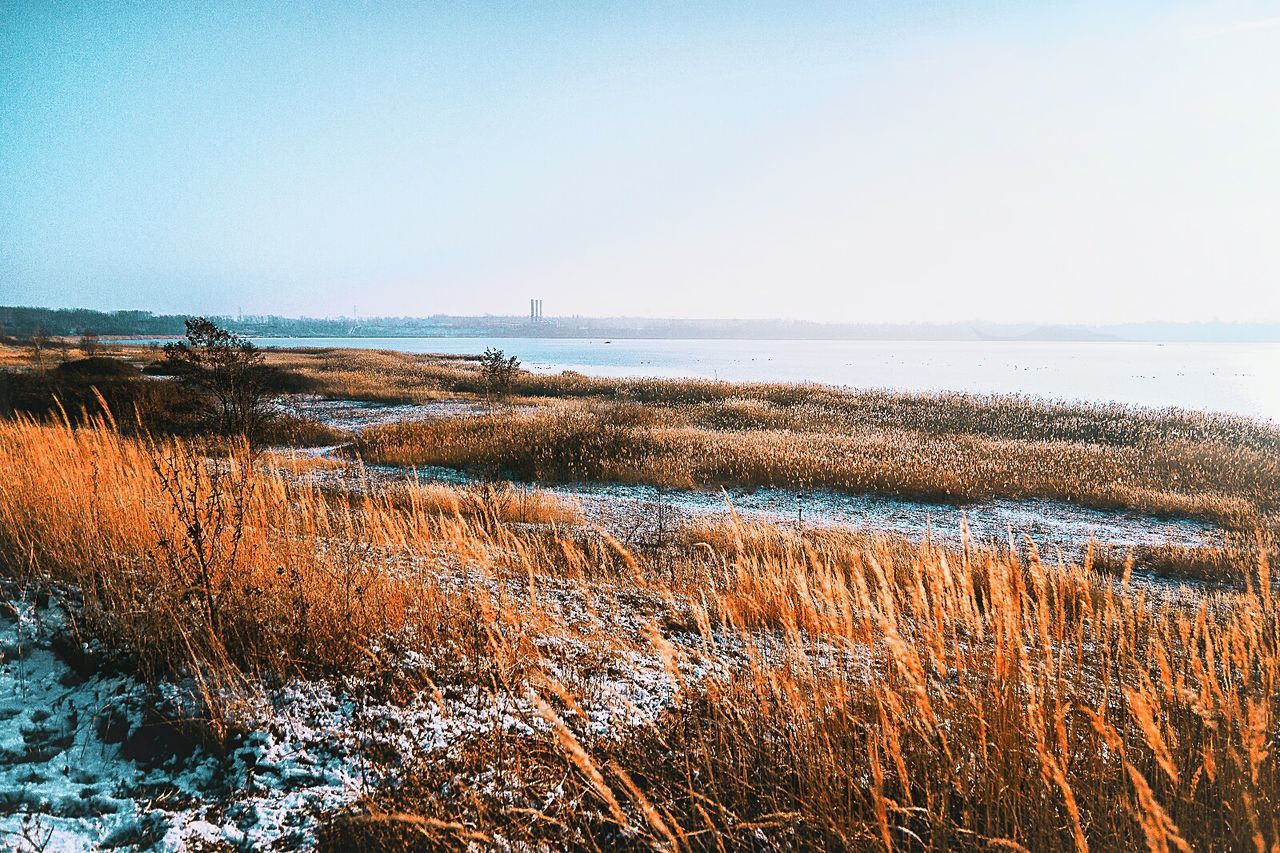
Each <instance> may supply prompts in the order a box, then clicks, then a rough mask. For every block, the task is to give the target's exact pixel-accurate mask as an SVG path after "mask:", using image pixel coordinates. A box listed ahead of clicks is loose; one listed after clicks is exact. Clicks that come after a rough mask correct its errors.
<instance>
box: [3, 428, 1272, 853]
mask: <svg viewBox="0 0 1280 853" xmlns="http://www.w3.org/2000/svg"><path fill="white" fill-rule="evenodd" d="M249 458H250V457H248V456H247V455H245V450H244V448H241V447H238V446H234V445H232V446H228V447H223V448H221V450H220V452H219V453H215V454H214V458H204V457H203V456H201V455H200V454H198V453H195V452H194V451H193V449H192V448H190V447H189V446H186V445H184V444H182V443H180V442H169V441H140V440H132V439H127V438H123V437H121V436H119V435H117V434H116V433H115V432H114V431H112V430H111V429H110V428H108V427H106V426H101V425H100V426H97V427H93V428H86V429H72V428H69V427H66V426H51V425H37V424H34V423H31V422H29V421H23V420H18V421H13V422H7V423H4V424H0V468H2V469H3V470H4V471H6V476H5V477H4V478H3V479H0V560H2V563H0V565H2V566H3V570H4V571H5V572H6V573H8V574H10V575H12V576H16V577H20V578H24V579H26V580H28V581H30V582H43V583H58V584H66V585H71V586H73V587H74V588H76V589H77V590H79V592H80V594H81V595H82V596H83V599H84V610H83V620H84V621H83V622H82V628H83V630H84V631H85V632H86V633H88V634H92V635H94V636H97V637H99V638H101V639H103V640H105V641H107V642H108V643H110V644H112V645H113V646H115V647H117V648H122V649H125V650H127V651H128V652H130V653H131V654H132V655H133V656H134V659H135V661H136V662H137V665H139V666H140V667H142V669H143V670H144V671H147V672H151V673H153V674H158V673H162V672H165V671H175V670H177V671H181V672H184V673H188V674H194V677H196V678H198V679H202V680H204V681H205V682H207V683H208V685H209V690H208V695H209V696H210V709H209V711H210V717H211V719H216V718H217V713H218V712H219V710H221V711H222V712H224V713H225V712H226V710H227V709H226V708H225V707H222V706H225V704H226V702H227V699H226V697H227V696H228V695H229V694H228V693H227V692H226V688H227V687H228V686H234V684H235V683H236V682H237V681H238V680H240V679H245V678H269V677H282V676H289V675H295V674H300V673H313V674H314V673H319V674H323V673H324V672H326V671H330V668H331V667H338V668H340V669H341V670H342V671H347V672H349V671H352V670H355V669H360V668H368V667H372V668H373V669H374V670H377V669H380V668H381V667H382V666H383V664H382V663H381V662H380V659H379V657H378V653H377V651H376V650H377V649H379V648H383V647H385V646H386V644H387V643H388V642H389V641H395V642H396V643H398V644H399V646H398V647H401V648H402V647H404V645H406V644H408V645H411V646H412V647H414V648H420V649H422V650H423V651H424V652H430V653H431V656H430V658H429V659H430V660H432V661H433V664H432V665H433V666H435V667H437V668H438V669H439V668H444V667H448V666H453V667H454V668H455V669H454V672H453V676H452V677H454V678H455V679H457V678H464V679H470V680H471V682H470V683H472V684H474V685H483V684H494V685H504V686H506V687H507V688H508V689H514V690H522V691H529V690H533V691H536V696H537V697H538V702H537V710H536V712H535V716H537V717H538V718H540V719H541V721H542V722H541V724H539V725H538V726H537V727H534V728H531V729H529V730H527V731H526V733H525V734H519V733H518V732H516V731H509V730H507V729H505V728H501V727H500V728H498V729H495V730H494V731H492V732H491V733H489V734H481V735H477V736H476V737H475V739H473V740H469V741H465V742H461V743H459V744H457V745H456V748H454V749H452V750H449V751H446V752H443V753H433V754H431V755H424V756H419V757H417V760H418V762H419V763H418V766H417V769H416V771H415V772H414V774H412V775H411V776H410V777H408V778H406V779H403V780H402V781H401V784H399V785H398V786H396V787H394V788H391V789H387V790H383V791H380V792H376V793H375V795H374V797H373V800H372V801H371V803H370V804H369V809H368V812H367V813H366V814H365V815H364V816H362V817H356V818H352V819H350V820H347V821H341V820H339V821H335V823H334V824H333V826H332V828H331V830H330V831H329V833H328V835H327V836H326V843H328V844H330V845H331V847H332V848H334V849H341V848H342V847H344V846H347V847H348V849H349V847H350V846H351V845H364V846H370V845H374V846H384V847H394V846H402V847H406V848H413V847H417V848H422V849H430V848H432V847H439V846H445V847H452V846H457V847H461V846H465V845H466V844H476V843H479V844H487V843H490V842H492V841H494V840H495V839H497V838H499V837H501V838H503V839H505V840H506V841H507V842H508V843H514V844H517V845H520V844H531V845H538V844H542V845H548V846H551V847H570V848H578V849H592V848H596V847H618V846H624V847H645V846H656V847H665V848H691V849H692V848H698V849H703V848H706V849H712V848H717V847H720V846H724V847H728V848H743V847H751V848H755V849H760V848H764V849H780V848H786V849H794V848H797V847H812V848H824V849H875V848H882V849H883V848H894V847H899V848H909V849H921V848H923V849H940V850H941V849H992V848H994V849H1028V850H1055V849H1067V848H1075V849H1086V848H1093V849H1097V850H1102V849H1137V848H1140V847H1146V848H1147V849H1150V850H1154V851H1161V850H1191V849H1205V850H1239V849H1250V850H1261V851H1266V850H1271V849H1275V847H1276V845H1280V823H1278V820H1277V813H1278V808H1277V807H1278V806H1280V756H1277V753H1276V750H1275V744H1276V741H1277V737H1278V736H1280V607H1277V600H1276V598H1275V595H1274V592H1273V582H1272V579H1271V577H1270V558H1271V557H1272V556H1273V555H1272V554H1271V553H1270V552H1269V550H1267V548H1265V547H1264V548H1263V549H1262V550H1260V551H1259V552H1258V553H1256V554H1255V555H1254V557H1253V561H1252V563H1244V564H1242V565H1239V566H1238V567H1237V568H1238V570H1239V572H1240V574H1241V575H1242V576H1243V577H1246V578H1247V579H1248V583H1247V587H1246V588H1245V589H1244V590H1242V591H1239V592H1234V593H1221V594H1212V595H1207V594H1193V593H1189V592H1187V591H1185V590H1184V591H1183V592H1181V593H1179V594H1177V595H1168V596H1166V595H1159V594H1154V593H1152V592H1151V591H1149V590H1148V589H1147V588H1145V587H1141V586H1136V585H1134V584H1133V582H1132V581H1131V579H1129V578H1124V579H1122V580H1120V581H1113V580H1106V579H1104V578H1103V577H1101V576H1100V575H1099V574H1098V573H1096V572H1095V571H1094V570H1093V568H1092V567H1091V566H1090V565H1087V564H1086V565H1062V564H1058V563H1056V562H1046V561H1042V560H1041V559H1039V557H1038V556H1037V555H1036V554H1035V553H1034V552H1030V553H1024V554H1018V553H1007V552H1003V551H999V550H991V549H986V548H965V549H963V550H959V551H949V550H944V549H940V548H937V547H933V546H928V545H923V546H908V545H906V544H903V543H901V542H893V541H889V540H880V539H876V538H868V537H860V536H856V535H854V534H850V533H847V532H841V531H831V532H828V533H824V534H823V535H821V536H820V537H817V538H814V537H806V536H802V535H798V534H796V533H794V532H791V531H786V530H782V529H778V528H770V527H768V526H761V525H754V526H742V525H737V526H735V525H732V524H731V525H729V526H727V527H726V526H720V527H717V528H714V529H712V528H706V529H703V530H700V531H694V532H692V533H690V534H689V539H688V540H687V544H688V546H689V547H688V549H687V553H684V554H681V553H680V552H667V553H664V554H662V555H658V556H655V557H653V558H652V559H651V558H647V557H644V556H643V555H639V554H632V553H629V552H627V551H626V550H625V549H623V548H621V547H620V546H618V545H617V543H616V542H613V541H611V540H609V539H608V538H607V537H604V536H590V535H586V534H582V533H580V532H579V533H566V532H561V531H559V530H557V529H555V528H554V527H552V526H546V525H540V526H531V525H515V524H509V523H506V522H504V521H502V520H501V519H492V518H491V519H487V520H484V519H479V518H474V517H473V518H468V517H466V516H465V515H463V514H462V513H457V512H454V513H450V512H449V511H447V509H448V507H447V506H445V505H446V504H447V500H445V499H444V498H443V497H441V498H440V499H433V500H429V499H427V498H426V497H423V498H421V499H420V500H418V499H410V500H408V501H406V500H404V499H403V496H401V498H400V499H397V498H395V497H394V490H392V491H391V492H388V493H386V494H384V493H382V492H376V491H373V490H370V491H367V492H366V493H364V494H359V495H353V496H350V497H349V498H348V499H335V497H334V496H333V495H325V494H322V493H320V492H319V491H318V490H316V489H314V488H309V487H307V486H305V485H303V484H298V483H297V482H296V481H295V480H291V479H287V478H285V477H283V476H282V475H280V474H279V473H278V472H277V471H275V470H273V469H271V468H268V467H264V466H259V465H253V464H249V463H248V459H249ZM415 501H416V502H415ZM442 508H443V509H445V510H446V511H441V509H442ZM197 522H198V523H197ZM402 557H405V558H409V559H401V558H402ZM442 578H452V579H453V580H452V584H453V585H452V586H450V587H449V588H448V589H447V590H446V589H445V588H443V587H442V584H443V583H445V581H444V580H443V579H442ZM485 578H488V579H490V580H501V579H504V578H505V579H515V580H517V581H518V582H519V583H518V584H517V585H516V586H515V587H514V589H515V590H516V592H515V593H502V592H500V591H495V590H496V589H497V590H500V589H501V587H494V586H492V585H491V584H490V585H487V582H486V581H485V580H484V579H485ZM566 583H568V584H569V586H568V587H565V586H564V584H566ZM557 584H559V586H557ZM567 588H576V589H580V590H583V591H586V590H590V591H591V596H592V600H593V601H595V602H596V604H595V605H593V606H595V607H599V606H602V605H601V602H602V601H603V600H604V599H605V598H606V597H612V598H613V599H615V600H616V601H617V602H627V601H632V600H633V599H634V597H635V595H636V594H637V593H639V592H644V593H646V594H648V595H649V596H650V599H648V600H654V601H664V602H666V604H665V605H664V606H663V607H662V608H660V609H658V610H655V611H654V612H652V614H650V615H651V618H652V622H651V624H650V626H649V628H648V630H647V636H648V638H649V639H648V641H647V643H648V651H647V654H648V655H650V656H652V657H653V658H654V659H656V660H658V661H661V662H663V663H664V664H665V665H666V666H667V667H668V668H669V670H670V672H671V673H672V676H673V678H675V679H677V681H678V683H679V684H680V692H679V694H678V696H677V699H676V701H675V703H674V704H673V705H672V706H671V707H670V709H669V710H668V711H667V712H666V715H665V716H664V718H663V719H662V720H660V722H659V724H658V725H657V726H656V727H653V728H645V727H641V728H638V729H635V730H633V731H630V732H627V733H625V734H624V736H622V737H618V738H605V739H600V738H598V737H595V736H593V735H592V734H591V731H590V729H589V727H588V726H586V725H585V723H584V721H583V720H582V719H580V718H579V717H578V716H577V715H576V714H575V713H573V708H574V705H575V704H576V702H575V700H574V697H573V695H572V691H571V690H570V689H569V688H567V687H566V686H565V685H564V684H562V683H559V682H558V680H557V679H556V678H554V677H552V676H551V674H550V672H551V670H550V669H544V661H545V657H546V654H547V652H546V651H545V648H544V647H540V646H538V645H537V644H535V643H534V642H533V638H534V637H535V636H539V635H542V636H545V635H548V634H552V633H556V632H562V633H563V634H564V635H565V636H572V637H577V638H582V637H584V634H583V632H584V631H585V630H587V629H588V626H587V625H585V624H584V623H583V622H582V621H581V618H582V617H581V616H580V615H574V614H579V613H580V611H579V610H576V609H574V608H568V609H561V608H558V607H557V605H556V597H555V594H553V590H554V589H567ZM590 630H591V631H592V632H594V634H593V636H595V635H601V636H600V637H598V639H600V641H601V642H613V641H614V639H616V640H617V642H624V640H623V639H622V638H621V637H620V634H621V632H622V629H621V627H620V626H618V625H615V624H613V623H611V622H610V621H608V620H598V621H596V622H592V623H591V626H590ZM614 632H618V633H619V637H617V638H614ZM634 653H639V652H638V651H635V652H634ZM699 661H701V662H702V664H704V665H701V666H699V665H696V664H698V662H699ZM551 663H554V661H552V662H551ZM705 664H714V665H710V666H707V665H705ZM547 666H550V664H547ZM435 677H441V673H440V672H438V671H437V673H436V675H435ZM219 703H221V705H220V704H219ZM402 758H404V759H406V760H409V761H413V760H414V759H415V757H414V756H402ZM495 779H497V780H501V784H500V785H497V786H496V787H495V786H494V785H492V784H489V781H491V780H495ZM486 780H489V781H486ZM557 792H558V793H557Z"/></svg>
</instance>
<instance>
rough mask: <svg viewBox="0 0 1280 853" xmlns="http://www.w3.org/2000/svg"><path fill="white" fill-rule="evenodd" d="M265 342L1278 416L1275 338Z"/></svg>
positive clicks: (605, 371)
mask: <svg viewBox="0 0 1280 853" xmlns="http://www.w3.org/2000/svg"><path fill="white" fill-rule="evenodd" d="M255 340H256V342H257V343H259V344H261V345H263V346H334V347H355V348H363V349H394V350H401V351H404V352H439V353H453V354H462V353H478V352H481V351H482V350H484V348H485V347H488V346H494V347H497V348H499V349H502V350H505V351H506V352H507V353H508V354H512V355H516V356H518V357H519V358H520V360H521V362H523V364H524V366H525V367H528V368H530V369H532V370H536V371H540V372H549V373H555V372H559V371H562V370H576V371H579V372H581V373H586V374H589V375H593V376H663V377H684V376H692V377H702V378H711V379H728V380H733V381H779V382H821V383H826V384H831V385H843V386H849V387H854V388H891V389H896V390H906V391H969V392H977V393H999V394H1029V395H1034V396H1037V397H1049V398H1055V399H1063V400H1090V401H1102V402H1118V403H1125V404H1129V405H1136V406H1181V407H1185V408H1190V409H1203V410H1208V411H1218V412H1230V413H1233V414H1241V415H1250V416H1253V417H1259V418H1268V419H1272V420H1277V421H1280V344H1274V343H1267V344H1225V343H1223V344H1219V343H1171V344H1153V343H1058V342H1052V343H1050V342H1045V343H1027V342H1011V341H1010V342H1006V341H996V342H987V341H743V340H698V341H688V340H625V339H615V340H612V341H605V340H604V339H594V340H591V339H548V338H261V339H255Z"/></svg>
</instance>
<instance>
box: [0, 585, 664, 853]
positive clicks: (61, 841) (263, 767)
mask: <svg viewBox="0 0 1280 853" xmlns="http://www.w3.org/2000/svg"><path fill="white" fill-rule="evenodd" d="M6 598H7V600H6ZM70 612H74V611H68V610H67V609H65V608H64V606H63V605H60V604H59V603H58V602H57V601H56V600H55V601H53V602H43V601H42V602H40V603H37V602H36V601H34V600H32V599H31V598H29V597H26V596H25V595H24V594H23V593H21V592H20V591H14V590H12V589H11V590H10V591H9V594H8V595H7V596H6V597H0V652H2V653H3V661H2V662H0V849H16V850H39V849H44V850H67V851H81V850H85V851H87V850H97V849H101V848H102V847H107V846H123V847H128V848H131V849H143V850H175V851H176V850H185V849H190V848H191V847H192V846H199V845H200V844H201V843H204V844H208V845H216V844H226V845H231V846H234V847H242V848H247V849H271V848H276V849H307V848H309V847H311V846H313V844H314V841H315V836H316V831H317V829H318V827H319V825H320V823H321V822H322V821H323V820H324V819H325V818H327V817H328V816H331V815H333V814H335V813H337V812H340V811H342V810H345V809H347V808H350V807H351V806H352V805H353V804H354V803H356V801H357V800H359V798H360V797H361V796H362V795H363V794H365V793H368V792H370V791H371V790H372V789H373V787H374V786H376V785H378V784H381V783H384V782H386V781H388V780H390V779H393V778H394V776H395V773H396V772H397V771H398V770H399V769H400V768H402V767H405V766H408V764H409V763H410V762H411V761H412V760H413V759H414V758H415V757H417V756H422V755H424V754H429V753H433V752H437V751H440V750H447V749H448V748H449V747H450V746H452V745H454V744H458V743H462V742H465V741H467V740H469V739H471V738H474V737H475V736H477V735H480V734H483V733H486V732H489V731H493V730H494V729H505V730H507V731H510V732H512V733H515V734H529V733H531V732H532V731H533V730H534V729H537V728H540V727H541V726H543V725H545V723H544V721H543V720H542V719H541V717H540V716H539V714H538V711H537V707H536V700H535V699H534V696H533V694H532V692H530V691H529V689H528V685H525V686H524V688H523V693H522V695H516V696H512V695H494V694H493V693H492V692H490V691H488V690H486V689H482V688H480V687H477V686H475V685H474V684H467V683H465V682H459V683H457V684H453V685H448V686H446V689H445V690H444V692H441V691H439V690H433V691H427V690H422V691H419V692H416V693H414V694H412V695H410V696H409V697H408V698H407V699H405V698H401V699H400V700H399V701H394V702H393V701H388V700H385V699H380V698H375V696H376V695H377V691H376V690H373V689H370V686H369V685H368V684H365V683H363V682H361V681H359V680H355V679H335V680H332V681H328V682H295V683H291V684H288V685H285V686H282V687H277V688H274V689H259V690H258V691H257V693H256V694H255V695H253V696H251V697H249V698H248V701H247V703H246V704H245V706H244V710H243V712H242V714H241V718H240V719H239V720H238V721H237V722H238V724H239V726H240V728H241V730H242V734H240V735H239V736H237V737H234V738H233V739H232V741H231V742H230V744H229V746H228V747H227V749H226V753H225V754H218V753H217V752H216V751H214V750H212V749H210V748H208V747H206V746H202V745H200V744H199V743H197V742H196V741H195V740H194V739H191V738H186V737H183V736H181V735H179V734H177V733H176V730H175V729H174V728H173V727H172V726H170V725H169V724H168V723H167V722H163V721H167V720H173V719H181V718H183V717H189V716H191V715H192V712H193V708H194V701H193V698H192V697H193V695H194V692H193V690H192V689H191V687H190V685H184V684H174V683H162V684H161V685H159V687H158V688H156V689H149V688H148V687H147V686H145V685H144V684H142V683H141V682H140V681H139V680H137V679H136V678H135V677H133V676H132V675H130V674H128V673H127V672H124V671H119V670H113V669H111V668H110V667H109V666H105V665H103V658H102V656H100V655H93V654H91V652H92V650H91V649H88V648H86V647H84V646H83V645H81V644H78V643H75V642H73V641H71V640H70V639H69V636H70V635H69V632H68V630H67V625H68V624H69V623H70V620H69V619H68V614H69V613H70ZM639 618H640V617H638V616H637V617H636V619H637V620H639ZM538 647H539V652H541V653H543V654H542V656H541V657H540V659H539V660H538V661H536V663H537V664H538V665H539V666H540V667H541V669H542V671H543V672H546V673H548V674H550V675H552V677H556V678H562V679H563V680H564V681H565V682H566V683H571V684H572V685H573V686H574V688H575V691H580V693H581V696H582V697H583V703H582V707H583V709H584V712H585V713H586V714H587V716H588V718H589V719H587V720H583V721H582V724H583V725H584V727H585V728H586V729H587V730H588V731H590V732H591V733H593V734H597V735H602V736H607V735H609V734H610V733H611V732H615V731H619V730H621V729H625V728H626V727H629V726H634V725H652V724H653V723H654V722H655V720H656V719H657V716H658V714H660V713H661V711H662V710H663V709H664V708H665V707H667V706H668V705H669V704H670V703H671V702H672V701H673V699H674V697H675V695H676V692H677V690H676V686H675V683H674V681H673V680H672V679H671V678H670V676H668V675H667V674H666V673H665V672H664V671H662V668H661V666H660V665H659V664H658V663H657V661H656V660H654V659H653V658H652V656H646V655H644V654H640V653H637V652H634V651H633V652H618V653H613V654H611V653H610V652H609V651H608V650H601V649H600V648H596V647H594V646H589V645H588V644H586V643H584V642H582V641H579V640H575V639H573V638H571V637H563V638H558V637H552V638H547V639H544V640H543V641H540V642H539V643H538ZM615 652H616V650H615ZM399 666H401V667H402V668H403V669H404V672H402V673H399V675H401V676H406V677H409V683H412V681H411V676H412V674H413V671H414V670H415V669H422V670H424V671H426V670H428V669H430V667H431V664H430V661H428V660H427V659H426V658H425V657H424V656H423V655H422V654H421V653H419V652H406V653H404V654H403V655H402V660H401V661H400V664H399ZM424 681H425V679H424ZM162 720H163V721H162Z"/></svg>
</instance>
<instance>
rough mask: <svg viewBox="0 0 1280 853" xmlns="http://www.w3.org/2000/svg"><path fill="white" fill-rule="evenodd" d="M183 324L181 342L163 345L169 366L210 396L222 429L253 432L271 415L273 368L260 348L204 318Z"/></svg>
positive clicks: (236, 433)
mask: <svg viewBox="0 0 1280 853" xmlns="http://www.w3.org/2000/svg"><path fill="white" fill-rule="evenodd" d="M186 327H187V333H186V340H183V341H178V342H175V343H169V344H165V346H164V355H165V359H166V361H167V362H168V364H169V367H170V369H172V370H173V373H174V375H175V376H177V377H178V378H179V380H181V381H182V382H184V383H186V384H187V385H188V386H189V387H191V388H193V389H195V390H196V391H199V392H201V393H204V394H207V395H209V396H210V397H211V398H212V399H213V400H214V402H215V405H216V412H215V417H216V420H217V425H218V428H219V429H220V430H221V431H222V432H223V433H226V434H227V435H253V434H254V433H256V432H257V431H258V430H259V429H261V428H262V427H263V426H264V425H265V424H266V422H267V421H268V420H269V419H270V418H271V415H272V410H271V407H270V405H269V403H270V400H271V396H272V393H271V383H270V377H271V374H272V371H271V369H270V368H268V367H267V365H266V363H265V357H264V356H263V354H262V350H260V349H258V348H257V347H256V346H255V345H254V344H253V343H252V342H250V341H249V340H247V339H246V338H243V337H241V336H240V335H236V334H233V333H231V332H229V331H227V330H226V329H223V328H220V327H219V326H218V325H217V324H216V323H214V322H213V321H212V320H209V319H206V318H204V317H194V318H191V319H189V320H187V321H186Z"/></svg>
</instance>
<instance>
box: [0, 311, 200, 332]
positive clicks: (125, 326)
mask: <svg viewBox="0 0 1280 853" xmlns="http://www.w3.org/2000/svg"><path fill="white" fill-rule="evenodd" d="M185 319H186V318H185V317H183V316H179V315H169V314H152V313H151V312H150V311H90V310H89V309H87V308H23V307H5V306H0V335H3V336H6V337H10V338H22V339H27V338H32V337H39V336H44V337H48V336H51V335H53V336H59V337H66V336H72V337H79V336H82V335H85V334H91V335H138V336H150V335H154V336H156V337H162V336H163V337H167V336H169V335H181V334H182V333H183V320H185Z"/></svg>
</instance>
